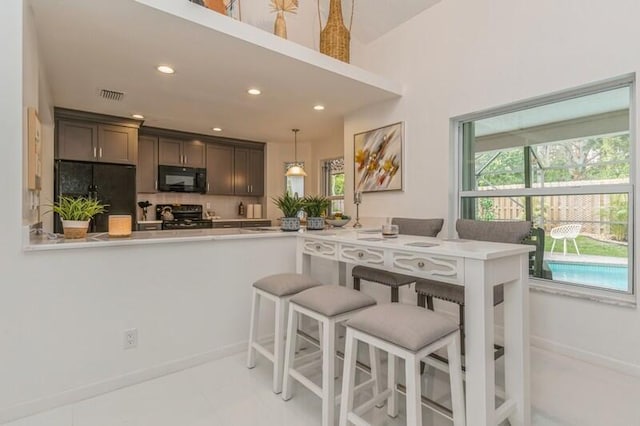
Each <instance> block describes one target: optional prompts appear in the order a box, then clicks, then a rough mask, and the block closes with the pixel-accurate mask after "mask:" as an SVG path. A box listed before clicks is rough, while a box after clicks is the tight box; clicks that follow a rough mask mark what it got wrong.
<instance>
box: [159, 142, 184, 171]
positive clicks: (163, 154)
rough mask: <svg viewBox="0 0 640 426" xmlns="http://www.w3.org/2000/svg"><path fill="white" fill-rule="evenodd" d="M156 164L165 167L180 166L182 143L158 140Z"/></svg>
mask: <svg viewBox="0 0 640 426" xmlns="http://www.w3.org/2000/svg"><path fill="white" fill-rule="evenodd" d="M158 163H159V164H162V165H165V166H182V165H183V164H182V141H179V140H176V139H167V138H160V139H159V140H158Z"/></svg>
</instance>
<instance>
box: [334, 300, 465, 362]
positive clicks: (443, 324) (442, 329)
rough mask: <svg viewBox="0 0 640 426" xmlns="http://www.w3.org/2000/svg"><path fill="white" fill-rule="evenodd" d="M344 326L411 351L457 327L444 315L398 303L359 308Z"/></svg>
mask: <svg viewBox="0 0 640 426" xmlns="http://www.w3.org/2000/svg"><path fill="white" fill-rule="evenodd" d="M347 326H349V327H352V328H355V329H356V330H360V331H362V332H364V333H367V334H370V335H373V336H376V337H378V338H380V339H382V340H386V341H387V342H390V343H393V344H394V345H397V346H401V347H403V348H405V349H409V350H410V351H414V352H415V351H418V350H419V349H422V348H424V347H425V346H427V345H430V344H431V343H433V342H435V341H437V340H438V339H440V338H442V337H444V336H446V335H447V334H450V333H453V332H454V331H456V330H458V324H456V323H455V321H452V320H451V319H449V318H447V317H445V316H444V315H441V314H436V313H435V312H432V311H428V310H426V309H422V308H420V307H418V306H410V305H402V304H399V303H387V304H384V305H378V306H374V307H372V308H370V309H367V310H365V311H362V312H360V313H358V314H356V315H354V317H353V318H351V319H350V320H349V321H348V322H347Z"/></svg>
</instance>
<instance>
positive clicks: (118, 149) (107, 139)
mask: <svg viewBox="0 0 640 426" xmlns="http://www.w3.org/2000/svg"><path fill="white" fill-rule="evenodd" d="M55 115H56V144H55V152H56V158H57V159H61V160H74V161H93V162H103V163H117V164H132V165H135V164H136V163H137V161H138V127H139V126H140V123H139V122H137V121H132V120H128V119H125V118H120V117H112V116H106V115H100V114H92V113H85V112H81V111H73V110H66V109H62V108H56V110H55Z"/></svg>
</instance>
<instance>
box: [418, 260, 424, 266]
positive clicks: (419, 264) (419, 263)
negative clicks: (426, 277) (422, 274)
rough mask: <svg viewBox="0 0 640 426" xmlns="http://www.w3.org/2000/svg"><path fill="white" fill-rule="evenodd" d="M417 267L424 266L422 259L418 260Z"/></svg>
mask: <svg viewBox="0 0 640 426" xmlns="http://www.w3.org/2000/svg"><path fill="white" fill-rule="evenodd" d="M418 268H424V262H423V261H422V260H421V261H420V262H418Z"/></svg>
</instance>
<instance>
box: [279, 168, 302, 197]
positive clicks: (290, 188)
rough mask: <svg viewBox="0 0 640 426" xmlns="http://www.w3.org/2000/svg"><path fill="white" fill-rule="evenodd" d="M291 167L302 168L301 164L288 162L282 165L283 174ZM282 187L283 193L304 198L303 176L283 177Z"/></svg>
mask: <svg viewBox="0 0 640 426" xmlns="http://www.w3.org/2000/svg"><path fill="white" fill-rule="evenodd" d="M292 166H302V168H304V163H303V162H300V161H299V162H297V163H294V162H289V163H284V171H285V173H286V172H287V170H289V168H290V167H292ZM284 187H285V191H287V193H288V194H289V195H292V196H295V195H297V196H298V197H299V198H302V197H304V176H285V177H284Z"/></svg>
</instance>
